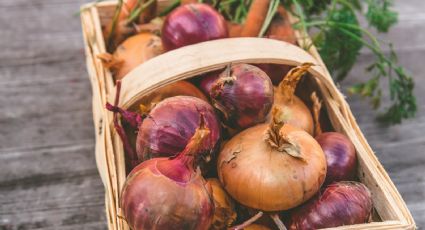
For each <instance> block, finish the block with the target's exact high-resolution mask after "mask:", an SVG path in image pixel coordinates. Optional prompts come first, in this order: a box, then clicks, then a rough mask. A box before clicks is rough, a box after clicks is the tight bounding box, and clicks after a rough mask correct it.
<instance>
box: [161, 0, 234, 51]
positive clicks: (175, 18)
mask: <svg viewBox="0 0 425 230" xmlns="http://www.w3.org/2000/svg"><path fill="white" fill-rule="evenodd" d="M226 37H228V31H227V25H226V21H225V20H224V18H223V16H222V15H221V14H220V13H218V12H217V11H216V10H215V9H214V8H212V7H211V6H209V5H207V4H202V3H193V4H186V5H183V6H180V7H178V8H176V9H175V10H173V11H172V12H171V13H170V14H169V15H168V16H167V18H166V19H165V21H164V25H163V27H162V32H161V38H162V43H163V45H164V47H165V49H166V50H173V49H177V48H180V47H183V46H187V45H191V44H195V43H199V42H204V41H209V40H215V39H220V38H226Z"/></svg>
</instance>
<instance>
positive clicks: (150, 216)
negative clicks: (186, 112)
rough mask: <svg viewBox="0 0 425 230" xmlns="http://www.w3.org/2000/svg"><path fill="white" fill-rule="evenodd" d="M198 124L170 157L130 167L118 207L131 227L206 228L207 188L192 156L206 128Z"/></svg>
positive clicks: (210, 210) (211, 206)
mask: <svg viewBox="0 0 425 230" xmlns="http://www.w3.org/2000/svg"><path fill="white" fill-rule="evenodd" d="M198 120H200V125H199V127H198V128H197V129H196V131H195V133H194V134H193V136H192V137H191V138H190V141H189V143H188V144H187V146H186V147H185V149H184V150H183V151H182V152H181V153H179V154H178V155H177V156H176V157H174V158H153V159H151V160H148V161H145V162H143V163H141V164H140V165H138V166H137V167H136V168H134V169H133V170H132V171H131V173H130V174H129V176H128V178H127V180H126V183H125V185H124V187H123V191H122V197H121V207H122V210H123V213H124V217H125V219H126V221H127V223H128V224H129V225H130V226H131V227H132V228H133V229H188V230H190V229H197V230H198V229H199V230H203V229H205V230H207V229H209V226H210V225H211V222H212V219H213V215H214V203H213V200H212V197H211V187H210V186H209V185H208V184H207V182H206V181H205V179H204V178H203V177H202V175H201V171H200V169H199V167H198V166H197V165H196V163H195V156H196V155H198V153H199V152H200V151H203V146H204V143H205V141H207V140H208V137H209V136H210V135H209V132H210V131H209V130H208V128H207V126H206V123H205V120H204V118H203V116H202V115H201V118H200V119H198Z"/></svg>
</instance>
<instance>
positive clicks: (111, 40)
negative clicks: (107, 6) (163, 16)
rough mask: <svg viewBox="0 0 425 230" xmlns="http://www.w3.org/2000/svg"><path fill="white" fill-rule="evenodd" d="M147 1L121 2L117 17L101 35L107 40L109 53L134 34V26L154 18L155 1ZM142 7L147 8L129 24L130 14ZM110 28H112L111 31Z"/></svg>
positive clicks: (131, 0) (130, 0)
mask: <svg viewBox="0 0 425 230" xmlns="http://www.w3.org/2000/svg"><path fill="white" fill-rule="evenodd" d="M149 1H150V0H128V1H124V2H123V4H122V7H121V10H120V12H119V13H118V17H117V18H116V19H114V20H112V21H111V22H110V23H108V25H107V26H106V28H105V29H104V34H103V35H104V37H105V38H106V40H107V41H106V42H107V46H108V47H107V48H108V51H109V52H113V51H114V50H115V48H116V47H117V46H118V45H119V44H121V43H122V42H123V41H124V40H125V39H126V38H127V37H128V36H131V35H132V34H134V33H136V31H137V30H136V28H135V26H134V25H135V24H145V23H148V22H149V21H150V20H151V19H153V18H154V16H155V13H156V8H157V1H150V2H149ZM143 5H145V6H147V7H146V8H145V9H144V10H143V11H141V12H140V15H139V16H138V17H137V18H136V19H134V20H133V21H131V22H129V19H130V16H131V14H134V11H136V10H140V9H142V8H143ZM112 28H114V30H113V31H112ZM111 32H113V34H111Z"/></svg>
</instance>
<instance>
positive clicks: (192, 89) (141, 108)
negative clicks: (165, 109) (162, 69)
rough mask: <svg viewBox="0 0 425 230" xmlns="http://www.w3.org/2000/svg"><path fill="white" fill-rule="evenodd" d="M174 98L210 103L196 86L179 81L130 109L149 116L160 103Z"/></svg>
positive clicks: (143, 98)
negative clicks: (185, 97) (193, 99)
mask: <svg viewBox="0 0 425 230" xmlns="http://www.w3.org/2000/svg"><path fill="white" fill-rule="evenodd" d="M174 96H192V97H197V98H199V99H202V100H203V101H206V102H207V101H208V98H207V97H205V95H204V94H203V93H202V92H201V91H200V90H199V89H198V88H197V87H196V86H194V85H193V84H191V83H189V82H187V81H178V82H174V83H171V84H167V85H165V86H163V87H161V88H159V89H157V90H155V91H153V92H152V93H150V94H148V95H146V96H144V97H142V98H141V99H140V100H138V101H137V102H136V103H134V105H133V106H132V107H130V110H131V111H137V112H139V113H141V114H145V115H147V114H148V113H149V112H150V111H151V110H152V108H154V107H155V106H156V105H157V104H158V103H159V102H161V101H163V100H164V99H166V98H169V97H174Z"/></svg>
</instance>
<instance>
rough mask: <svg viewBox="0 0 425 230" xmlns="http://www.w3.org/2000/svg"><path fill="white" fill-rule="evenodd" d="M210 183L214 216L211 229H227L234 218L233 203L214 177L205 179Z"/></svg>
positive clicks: (235, 215)
mask: <svg viewBox="0 0 425 230" xmlns="http://www.w3.org/2000/svg"><path fill="white" fill-rule="evenodd" d="M207 182H208V184H210V185H211V189H212V197H213V200H214V206H215V209H214V218H213V222H212V224H211V228H210V229H211V230H221V229H227V228H228V227H230V226H231V225H232V223H233V222H234V221H235V220H236V217H237V214H236V211H235V204H234V202H233V200H232V198H230V197H229V195H228V194H227V192H226V191H224V188H223V187H222V185H221V184H220V181H218V180H217V179H216V178H210V179H208V180H207Z"/></svg>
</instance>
